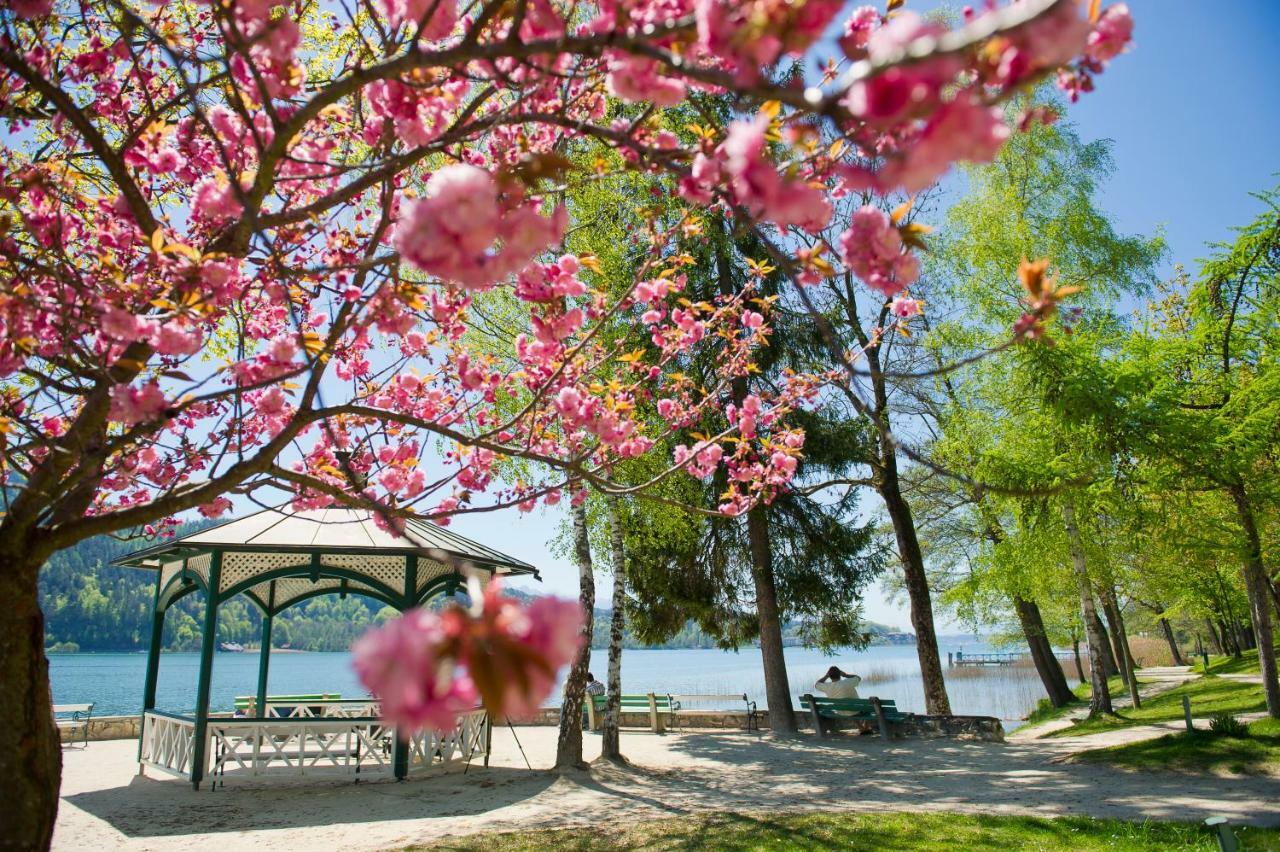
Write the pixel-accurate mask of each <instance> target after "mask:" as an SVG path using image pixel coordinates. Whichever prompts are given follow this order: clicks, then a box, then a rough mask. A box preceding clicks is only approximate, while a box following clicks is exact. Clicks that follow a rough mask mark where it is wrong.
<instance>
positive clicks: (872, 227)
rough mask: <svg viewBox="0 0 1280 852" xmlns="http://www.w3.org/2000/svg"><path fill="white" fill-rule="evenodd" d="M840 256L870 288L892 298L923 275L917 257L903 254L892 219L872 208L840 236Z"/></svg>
mask: <svg viewBox="0 0 1280 852" xmlns="http://www.w3.org/2000/svg"><path fill="white" fill-rule="evenodd" d="M840 256H841V258H842V259H843V260H844V262H845V263H846V264H847V265H848V267H849V268H850V269H851V270H853V272H854V273H855V274H856V275H857V276H858V277H859V278H861V279H862V280H863V281H864V282H866V284H867V286H869V287H871V288H872V289H875V290H878V291H879V292H881V293H883V294H884V295H885V296H886V297H888V298H892V297H894V296H896V295H897V294H898V293H900V292H902V291H903V290H905V289H906V288H907V287H908V286H910V285H911V283H912V282H914V281H915V280H916V278H917V277H918V276H919V274H920V264H919V261H917V260H916V258H915V256H914V255H912V254H911V253H910V252H907V251H904V248H903V244H902V235H901V234H899V233H898V229H897V228H895V227H894V226H893V223H892V222H891V221H890V219H889V215H888V214H887V213H885V212H884V211H883V210H880V209H877V208H875V207H872V206H870V205H865V206H863V207H860V208H858V210H856V211H855V212H854V214H853V219H852V221H851V222H850V223H849V229H848V230H846V231H845V232H844V233H843V234H841V235H840Z"/></svg>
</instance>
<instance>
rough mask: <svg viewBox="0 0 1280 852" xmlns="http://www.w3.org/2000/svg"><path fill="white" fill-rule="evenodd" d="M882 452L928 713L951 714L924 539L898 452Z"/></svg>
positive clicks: (881, 483)
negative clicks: (902, 483) (905, 490)
mask: <svg viewBox="0 0 1280 852" xmlns="http://www.w3.org/2000/svg"><path fill="white" fill-rule="evenodd" d="M881 452H882V458H884V464H883V469H882V470H881V472H880V476H879V477H878V483H877V486H876V490H877V491H878V492H879V493H880V497H881V499H883V500H884V505H885V510H886V511H887V512H888V513H889V519H890V520H891V521H892V522H893V532H894V536H895V537H896V538H897V541H898V558H899V559H900V560H901V562H902V574H903V577H904V579H905V580H906V587H907V595H908V597H909V598H910V600H911V626H912V627H914V628H915V631H916V654H917V656H919V658H920V676H921V678H922V680H923V681H924V706H925V712H926V713H929V714H931V715H940V716H945V715H950V713H951V701H950V699H948V698H947V684H946V681H945V680H944V679H943V676H942V660H941V658H940V657H939V655H938V634H937V632H936V631H935V630H934V626H933V601H932V599H931V597H930V594H929V577H928V575H927V574H926V573H925V570H924V556H923V555H922V554H921V552H920V539H919V538H918V537H917V536H916V525H915V520H914V519H913V518H912V517H911V507H910V506H909V505H907V501H906V500H905V499H903V497H902V492H901V491H900V490H899V487H898V466H897V460H896V458H894V456H893V453H894V452H895V451H894V449H893V447H892V446H882V450H881Z"/></svg>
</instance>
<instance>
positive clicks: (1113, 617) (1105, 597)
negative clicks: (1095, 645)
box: [1102, 583, 1142, 708]
mask: <svg viewBox="0 0 1280 852" xmlns="http://www.w3.org/2000/svg"><path fill="white" fill-rule="evenodd" d="M1102 608H1103V609H1104V610H1105V611H1106V613H1107V621H1108V622H1110V624H1111V637H1112V639H1113V640H1114V642H1115V652H1116V656H1117V657H1119V658H1120V673H1121V674H1123V675H1124V682H1125V683H1126V684H1127V685H1128V686H1129V700H1130V701H1131V702H1133V706H1134V707H1135V708H1136V707H1141V706H1142V698H1141V696H1139V695H1138V674H1137V672H1136V671H1135V670H1134V669H1135V666H1134V662H1133V651H1132V650H1131V649H1130V648H1129V636H1128V635H1127V634H1126V633H1125V629H1124V614H1123V613H1121V612H1120V604H1119V602H1117V601H1116V593H1115V589H1113V588H1112V586H1111V584H1110V583H1103V584H1102Z"/></svg>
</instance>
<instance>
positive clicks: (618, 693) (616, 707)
mask: <svg viewBox="0 0 1280 852" xmlns="http://www.w3.org/2000/svg"><path fill="white" fill-rule="evenodd" d="M605 501H606V502H605V506H606V507H607V510H608V512H609V552H610V557H611V561H612V562H613V617H612V618H611V619H610V620H609V675H608V687H609V692H608V695H609V697H608V698H607V699H605V707H604V732H603V736H602V737H601V743H600V756H601V757H603V758H604V759H605V760H612V761H614V762H615V763H621V762H624V758H623V757H622V741H621V737H620V735H619V732H618V729H619V723H620V722H621V718H620V716H621V712H622V633H623V628H624V627H625V626H626V625H625V621H624V620H625V619H626V612H625V608H624V607H625V604H626V585H627V561H626V552H625V551H624V550H623V547H622V522H621V521H620V520H619V518H618V498H616V497H607V498H605Z"/></svg>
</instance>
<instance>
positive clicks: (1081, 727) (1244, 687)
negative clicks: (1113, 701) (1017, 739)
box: [1049, 677, 1267, 737]
mask: <svg viewBox="0 0 1280 852" xmlns="http://www.w3.org/2000/svg"><path fill="white" fill-rule="evenodd" d="M1085 691H1086V693H1087V692H1088V689H1087V687H1086V689H1085ZM1122 694H1123V693H1121V692H1115V691H1113V692H1112V696H1113V697H1118V696H1120V695H1122ZM1184 695H1185V696H1187V697H1188V698H1190V699H1191V715H1193V716H1196V717H1202V716H1212V715H1213V714H1215V713H1231V714H1233V715H1234V714H1237V713H1255V712H1260V711H1263V710H1266V709H1267V703H1266V698H1265V697H1264V696H1263V694H1262V687H1261V685H1259V684H1256V683H1243V682H1241V681H1236V680H1226V679H1223V678H1218V677H1206V678H1201V679H1199V680H1193V681H1189V682H1187V683H1184V684H1182V685H1181V686H1178V687H1176V688H1174V689H1171V690H1169V691H1168V692H1162V693H1160V694H1159V695H1156V696H1153V697H1151V698H1148V699H1146V700H1144V701H1143V702H1142V707H1140V708H1139V709H1137V710H1134V709H1132V708H1126V709H1123V710H1121V711H1120V712H1119V714H1117V715H1115V716H1098V717H1096V718H1093V719H1081V720H1079V721H1077V722H1076V723H1075V724H1074V725H1072V726H1071V727H1069V728H1064V729H1062V730H1061V731H1054V732H1053V733H1051V734H1049V736H1051V737H1078V736H1080V735H1082V734H1093V733H1097V732H1099V731H1110V730H1114V729H1116V728H1127V727H1132V726H1133V725H1150V724H1152V723H1154V722H1172V721H1176V720H1178V719H1181V718H1182V696H1184Z"/></svg>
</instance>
